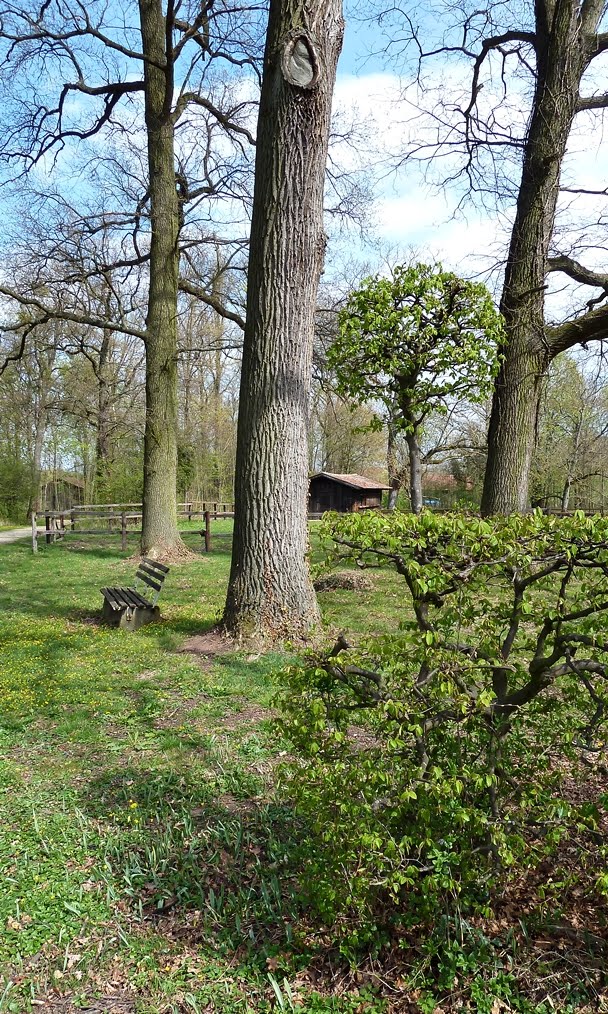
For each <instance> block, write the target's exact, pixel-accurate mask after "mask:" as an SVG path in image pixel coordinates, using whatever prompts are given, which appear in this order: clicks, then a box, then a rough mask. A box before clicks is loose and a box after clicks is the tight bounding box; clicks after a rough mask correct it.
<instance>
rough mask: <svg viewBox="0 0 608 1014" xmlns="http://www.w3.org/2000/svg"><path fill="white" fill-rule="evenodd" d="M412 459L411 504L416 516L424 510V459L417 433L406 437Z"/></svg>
mask: <svg viewBox="0 0 608 1014" xmlns="http://www.w3.org/2000/svg"><path fill="white" fill-rule="evenodd" d="M406 439H407V448H408V451H409V457H410V502H411V504H412V511H413V512H414V514H420V511H421V510H422V458H421V454H420V444H419V442H418V434H417V432H416V431H414V432H413V433H408V434H407V436H406Z"/></svg>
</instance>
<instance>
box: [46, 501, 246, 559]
mask: <svg viewBox="0 0 608 1014" xmlns="http://www.w3.org/2000/svg"><path fill="white" fill-rule="evenodd" d="M138 507H139V508H140V509H139V510H133V508H138ZM177 507H178V511H177V516H178V519H179V518H187V519H188V521H192V520H193V519H196V518H198V517H200V518H201V519H202V520H203V527H202V528H201V529H194V531H195V532H198V534H200V535H202V537H203V539H204V545H205V551H206V552H207V553H208V552H209V550H210V549H211V522H212V521H216V520H217V519H218V518H233V517H234V504H232V503H228V502H220V501H219V500H218V501H209V502H207V501H198V502H192V503H183V504H178V505H177ZM180 508H182V509H181V510H180ZM142 517H143V515H142V512H141V504H84V505H82V506H79V507H71V508H70V510H67V511H45V512H44V513H39V514H32V549H33V551H34V552H36V550H37V548H38V545H37V542H38V536H39V535H40V536H44V539H45V542H46V543H47V545H50V544H52V543H53V542H56V541H57V540H59V539H63V538H65V536H66V535H108V534H111V535H116V536H118V535H120V541H121V548H122V550H123V552H124V551H126V549H127V535H141V520H142ZM39 518H40V519H41V520H42V519H44V529H43V530H40V529H41V528H42V526H39V525H38V519H39ZM87 524H88V526H89V527H87ZM135 526H137V527H135ZM179 530H180V531H182V532H189V531H193V529H189V528H183V529H179Z"/></svg>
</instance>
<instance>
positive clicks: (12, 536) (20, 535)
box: [0, 528, 44, 546]
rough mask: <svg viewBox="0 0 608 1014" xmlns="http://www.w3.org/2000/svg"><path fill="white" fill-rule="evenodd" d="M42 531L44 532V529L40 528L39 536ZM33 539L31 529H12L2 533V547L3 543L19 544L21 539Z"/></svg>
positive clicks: (0, 538)
mask: <svg viewBox="0 0 608 1014" xmlns="http://www.w3.org/2000/svg"><path fill="white" fill-rule="evenodd" d="M41 531H44V528H42V529H41V528H39V529H38V534H40V532H41ZM31 537H32V529H31V528H10V529H9V530H8V532H0V546H1V545H2V543H3V542H18V541H19V539H28V538H29V539H31Z"/></svg>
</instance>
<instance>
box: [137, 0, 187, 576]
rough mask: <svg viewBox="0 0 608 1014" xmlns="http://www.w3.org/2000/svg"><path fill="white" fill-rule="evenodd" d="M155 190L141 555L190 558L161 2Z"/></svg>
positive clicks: (145, 7) (149, 69)
mask: <svg viewBox="0 0 608 1014" xmlns="http://www.w3.org/2000/svg"><path fill="white" fill-rule="evenodd" d="M139 15H140V24H141V37H142V47H143V52H144V54H145V56H146V62H145V64H144V82H145V92H144V95H145V118H146V129H147V140H148V170H149V186H150V217H151V226H152V235H151V241H150V262H149V271H150V289H149V294H148V314H147V318H146V426H145V434H144V497H143V521H142V539H141V549H142V553H144V554H145V555H146V556H150V557H159V556H166V555H174V554H175V553H181V552H186V549H185V546H184V544H183V542H182V540H181V538H180V536H179V534H178V531H177V284H178V270H179V249H178V236H179V207H178V197H177V191H176V188H175V156H174V128H173V121H172V117H171V104H172V101H173V88H174V81H173V72H172V60H171V57H170V54H168V53H167V41H168V40H169V43H170V40H171V33H170V32H168V31H167V25H166V21H165V18H164V16H163V11H162V4H161V0H139Z"/></svg>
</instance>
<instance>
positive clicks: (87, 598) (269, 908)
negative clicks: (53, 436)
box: [0, 521, 398, 1014]
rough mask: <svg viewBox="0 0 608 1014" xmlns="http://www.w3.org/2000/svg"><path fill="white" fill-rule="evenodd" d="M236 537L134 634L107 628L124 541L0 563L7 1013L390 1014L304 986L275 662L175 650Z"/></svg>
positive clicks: (335, 597) (206, 621)
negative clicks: (279, 762)
mask: <svg viewBox="0 0 608 1014" xmlns="http://www.w3.org/2000/svg"><path fill="white" fill-rule="evenodd" d="M230 524H231V523H230V522H219V521H218V522H217V523H216V524H214V542H213V550H212V552H211V553H209V554H204V553H203V554H200V555H199V556H198V557H197V558H196V559H194V560H193V561H191V562H188V563H184V564H181V565H179V566H174V567H173V568H172V570H171V573H170V575H169V578H168V580H167V582H166V585H165V589H164V591H163V595H162V599H161V603H162V614H163V621H162V623H161V624H158V625H151V626H148V627H146V628H143V629H142V630H141V631H139V632H138V633H137V634H135V635H134V634H130V633H127V632H123V631H121V630H114V629H109V628H107V627H103V626H101V625H100V624H99V622H98V617H99V613H100V607H101V601H102V600H101V595H100V593H99V589H100V588H101V587H102V586H103V585H105V584H123V583H129V582H130V580H131V579H132V576H133V572H134V561H133V560H132V559H129V558H128V557H129V555H131V554H132V553H134V552H135V550H136V541H135V538H134V537H133V539H132V541H133V546H132V548H131V549H130V550H129V553H128V554H126V558H125V556H124V555H123V554H121V553H120V550H119V540H118V539H111V540H110V539H106V540H105V541H104V540H102V539H97V540H96V539H95V538H93V537H88V538H86V540H85V538H84V537H81V538H80V539H78V536H71V537H68V538H66V539H65V540H64V541H63V542H62V543H58V544H56V545H53V546H45V545H44V543H42V544H41V547H40V551H39V553H38V554H37V555H36V556H34V555H32V553H31V550H30V549H29V547H28V545H27V543H25V542H22V543H18V544H14V545H7V546H3V547H2V548H1V549H0V554H1V556H0V564H1V569H0V658H1V663H0V689H1V692H2V718H1V719H0V743H1V752H0V756H1V758H2V759H1V761H0V792H1V793H2V823H1V826H0V869H1V873H2V878H3V888H4V889H3V892H2V895H1V897H0V926H1V927H2V931H1V932H0V968H1V969H2V972H3V978H2V979H1V980H0V1011H2V1012H4V1011H29V1010H36V1009H44V1010H48V1011H54V1010H57V1011H60V1010H61V1011H66V1010H68V1011H71V1010H79V1009H83V1008H84V1009H86V1010H95V1011H97V1010H100V1011H101V1010H103V1011H109V1010H112V1009H116V1010H120V1011H136V1012H138V1014H144V1012H145V1014H153V1012H159V1014H160V1012H169V1011H170V1012H177V1011H180V1012H181V1011H194V1012H196V1011H208V1010H212V1011H215V1010H217V1011H226V1012H231V1011H265V1010H271V1009H275V1008H277V1009H280V1005H281V1003H282V1004H284V1005H285V1004H287V1005H289V1004H290V1003H295V1002H296V1000H298V1001H299V1002H301V1003H303V1007H302V1008H301V1009H302V1010H306V1011H311V1012H320V1014H321V1012H326V1011H336V1012H347V1011H355V1010H363V1009H365V1010H370V1011H372V1010H377V1011H381V1010H383V1009H384V1005H383V1003H381V1002H380V1001H378V1003H376V1002H375V1001H374V1000H370V1001H369V1003H368V1002H367V1001H366V1000H365V996H366V995H367V994H366V991H365V990H361V989H358V988H356V987H353V988H352V989H350V988H345V989H344V990H343V991H342V992H341V994H340V995H339V994H337V993H335V992H334V995H333V996H329V995H328V996H324V995H323V994H324V992H325V990H324V989H323V988H315V986H314V976H312V975H311V976H309V975H308V972H307V968H308V965H309V963H310V961H311V958H312V957H314V952H315V949H317V950H318V947H319V944H318V941H316V942H315V941H314V940H312V938H311V940H312V943H311V942H310V941H309V940H308V939H307V932H308V931H307V929H306V922H305V920H303V919H302V917H301V916H302V913H300V911H299V903H298V896H297V881H296V877H297V865H295V863H296V860H295V859H294V848H295V846H297V842H298V829H297V827H295V826H294V820H293V816H292V815H291V814H290V813H288V812H287V811H286V810H285V809H284V808H283V807H282V806H281V805H280V803H279V802H277V801H276V800H275V799H274V798H273V795H272V790H271V785H270V773H271V769H272V757H273V754H274V753H276V749H277V747H276V743H274V742H273V738H272V735H271V734H270V732H269V720H268V719H269V711H268V708H269V703H270V701H271V698H272V696H273V693H274V688H275V677H276V673H277V671H278V670H279V669H280V667H281V665H282V664H283V662H284V659H283V658H281V657H279V656H277V655H272V654H271V655H266V656H253V657H252V656H247V655H245V654H242V653H240V654H239V653H234V652H233V653H230V654H221V655H217V656H216V657H213V658H210V659H208V658H205V657H196V656H193V655H191V654H188V653H184V652H181V651H180V647H181V645H182V644H183V642H184V640H185V639H186V638H188V636H190V635H193V634H199V633H201V632H204V631H205V630H207V629H209V628H211V627H213V625H214V624H215V623H216V621H217V619H218V616H219V613H220V610H221V607H222V604H223V599H224V594H225V588H226V582H227V575H228V566H229V550H230V537H229V532H230ZM193 527H196V526H195V525H193ZM186 539H187V541H188V542H189V544H191V545H192V548H193V549H194V550H196V551H197V552H199V553H200V536H195V535H192V536H186ZM390 580H391V579H390V578H389V577H388V575H386V576H385V577H384V581H385V582H386V581H389V582H390ZM389 594H390V593H389ZM323 597H324V598H325V599H326V606H327V614H328V619H329V622H336V621H337V620H338V617H340V616H341V614H342V613H343V611H344V607H345V606H346V605H347V603H348V604H349V605H350V608H351V615H350V616H348V617H347V618H346V617H345V616H344V615H342V616H341V619H342V622H343V623H344V621H345V620H346V619H347V625H348V626H353V625H354V626H357V624H359V625H364V622H363V621H364V620H367V623H368V624H369V623H371V622H372V617H370V615H369V604H368V607H367V609H364V607H363V605H362V603H361V601H360V598H361V597H360V596H355V597H353V594H352V593H348V592H341V593H340V592H335V593H332V594H331V595H330V594H326V595H324V596H323ZM354 599H358V601H354ZM394 610H395V613H398V602H397V600H396V599H395V604H394ZM389 612H390V610H389ZM285 977H288V979H289V981H290V983H291V990H292V995H293V1000H290V998H289V990H288V989H287V991H286V987H285V986H284V979H285ZM362 1003H364V1004H365V1006H364V1007H361V1004H362ZM285 1009H289V1006H287V1007H285Z"/></svg>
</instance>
